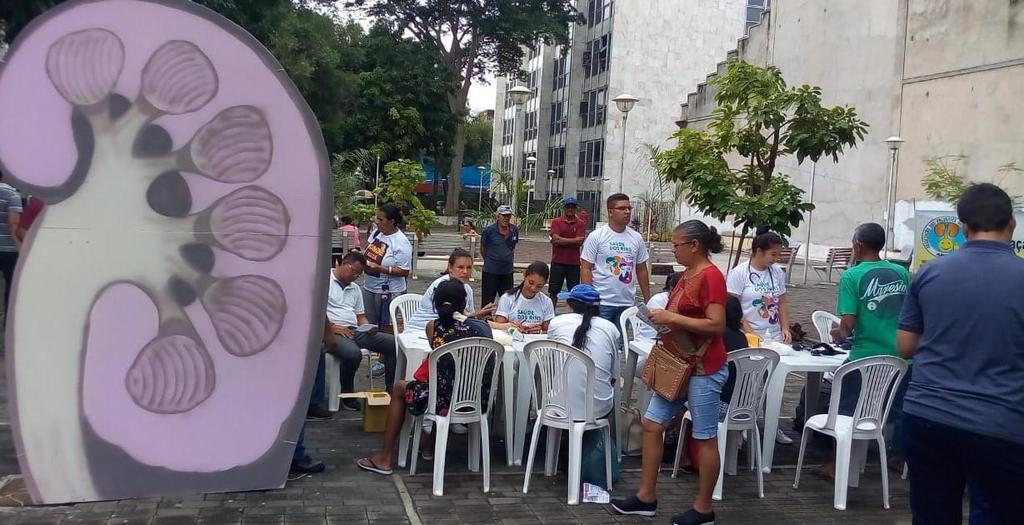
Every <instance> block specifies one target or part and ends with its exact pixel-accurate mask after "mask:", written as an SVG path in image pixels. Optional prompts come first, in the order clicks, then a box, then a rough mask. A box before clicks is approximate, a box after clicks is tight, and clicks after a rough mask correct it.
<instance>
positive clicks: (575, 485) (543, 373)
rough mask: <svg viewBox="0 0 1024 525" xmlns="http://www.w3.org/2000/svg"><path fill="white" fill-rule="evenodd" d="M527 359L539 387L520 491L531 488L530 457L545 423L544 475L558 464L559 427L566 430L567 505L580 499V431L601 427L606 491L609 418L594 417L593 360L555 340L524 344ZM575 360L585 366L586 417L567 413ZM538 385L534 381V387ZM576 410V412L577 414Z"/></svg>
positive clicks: (609, 461) (609, 457) (609, 456)
mask: <svg viewBox="0 0 1024 525" xmlns="http://www.w3.org/2000/svg"><path fill="white" fill-rule="evenodd" d="M524 352H525V353H526V357H527V359H529V361H530V370H531V373H530V375H535V374H537V373H538V372H539V374H540V391H539V392H536V391H535V392H534V396H533V398H534V400H536V401H537V422H536V423H535V424H534V426H533V436H531V438H530V455H529V456H528V458H527V461H526V478H525V479H524V480H523V494H526V493H527V492H528V491H529V489H530V473H531V470H533V458H534V457H535V456H536V454H537V441H539V439H540V429H541V426H546V427H548V442H547V453H546V454H545V456H544V475H545V476H553V475H555V470H556V469H557V466H558V452H559V451H558V449H559V448H560V445H561V437H562V430H568V431H569V472H568V474H569V497H568V503H569V505H578V504H579V502H580V470H581V468H582V460H583V433H584V432H586V431H588V430H595V429H602V430H603V432H604V462H605V481H606V482H607V483H608V491H609V492H611V490H612V449H611V445H612V432H611V427H610V426H609V422H608V418H607V417H603V418H600V419H595V418H594V377H595V372H594V360H593V359H592V358H591V357H590V356H589V355H588V354H585V353H583V352H582V351H580V350H577V349H575V348H573V347H571V346H569V345H567V344H563V343H559V342H556V341H547V340H545V341H534V342H531V343H527V344H526V347H525V348H524ZM574 359H575V360H578V361H579V362H580V363H582V364H583V366H585V367H586V369H587V383H586V411H585V412H586V413H585V419H583V420H576V419H572V415H571V414H570V408H569V405H570V400H569V395H570V387H569V385H570V384H571V381H572V379H573V378H571V377H569V372H570V370H571V367H570V366H569V364H570V361H571V360H574ZM536 388H537V385H536V384H535V385H534V389H536ZM578 416H579V414H577V417H578Z"/></svg>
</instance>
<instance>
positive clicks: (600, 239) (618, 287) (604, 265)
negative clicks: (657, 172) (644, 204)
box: [580, 193, 651, 326]
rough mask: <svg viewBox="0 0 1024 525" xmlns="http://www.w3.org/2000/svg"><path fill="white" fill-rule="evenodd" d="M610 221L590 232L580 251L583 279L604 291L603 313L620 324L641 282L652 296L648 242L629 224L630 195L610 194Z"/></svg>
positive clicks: (646, 295) (630, 212)
mask: <svg viewBox="0 0 1024 525" xmlns="http://www.w3.org/2000/svg"><path fill="white" fill-rule="evenodd" d="M607 204H608V224H607V225H605V226H602V227H600V228H598V229H596V230H594V231H593V232H591V233H590V235H588V236H587V240H586V241H584V243H583V252H582V253H581V254H580V259H581V262H580V282H581V283H584V284H589V285H592V286H593V287H594V288H595V289H597V292H598V293H599V294H600V295H601V307H600V309H601V317H602V318H604V319H607V320H608V321H611V322H612V324H614V325H615V326H619V317H620V316H621V315H622V312H623V311H625V310H626V309H627V308H629V307H630V306H633V305H634V304H635V303H636V285H637V283H638V282H639V284H640V292H641V293H642V294H643V297H644V301H647V300H648V299H650V297H651V279H650V276H649V274H648V273H647V259H648V254H647V245H645V244H644V238H643V237H642V236H641V235H640V234H639V233H638V232H637V231H636V230H634V229H632V228H630V227H629V218H630V216H631V215H632V212H633V206H631V205H630V203H629V196H628V195H626V194H624V193H616V194H614V195H612V196H611V197H608V202H607Z"/></svg>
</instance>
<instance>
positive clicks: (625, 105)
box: [612, 93, 640, 193]
mask: <svg viewBox="0 0 1024 525" xmlns="http://www.w3.org/2000/svg"><path fill="white" fill-rule="evenodd" d="M639 100H640V99H638V98H636V97H634V96H633V95H629V94H626V93H623V94H621V95H619V96H617V97H615V98H613V99H612V102H614V103H615V106H616V107H618V108H619V111H620V112H621V113H622V158H620V159H619V193H622V181H623V179H624V177H625V169H626V123H627V122H628V121H629V112H630V111H632V110H633V106H634V105H635V104H636V103H637V101H639Z"/></svg>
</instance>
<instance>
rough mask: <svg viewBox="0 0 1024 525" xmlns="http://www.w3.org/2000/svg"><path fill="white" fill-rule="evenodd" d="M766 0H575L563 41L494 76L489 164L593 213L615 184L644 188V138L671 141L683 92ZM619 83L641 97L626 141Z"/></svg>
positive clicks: (544, 195)
mask: <svg viewBox="0 0 1024 525" xmlns="http://www.w3.org/2000/svg"><path fill="white" fill-rule="evenodd" d="M748 4H749V7H748ZM764 4H765V0H686V1H682V0H577V9H579V10H580V11H581V12H582V13H583V14H584V16H586V18H587V21H586V23H585V24H583V25H578V26H573V27H571V28H570V36H571V44H570V46H569V48H568V49H563V48H562V47H560V46H544V45H539V46H538V47H537V49H536V50H534V51H530V52H528V54H527V56H526V59H525V62H524V64H523V65H522V68H521V69H522V70H523V71H524V72H525V77H524V78H521V79H518V80H515V81H514V83H513V82H512V81H510V79H507V78H499V79H498V80H497V101H496V108H497V109H496V111H495V117H494V141H493V144H494V149H493V152H492V158H491V165H492V166H493V167H495V168H501V169H503V170H506V171H510V170H512V169H513V165H514V166H515V167H516V169H518V170H519V171H520V173H521V177H522V178H524V179H526V180H530V181H532V182H533V183H534V192H533V197H534V198H535V199H539V200H546V199H549V198H559V197H566V196H575V197H576V198H577V199H578V200H579V201H580V205H581V207H583V208H586V209H588V210H590V212H591V217H592V218H593V219H592V220H599V219H600V217H601V216H602V215H604V209H603V208H604V206H603V200H604V197H606V196H608V195H611V194H612V193H616V192H618V191H620V189H621V191H623V192H625V193H627V194H630V195H641V194H643V193H645V192H649V191H650V189H651V183H652V179H653V171H652V169H651V167H650V157H649V155H648V148H647V146H657V147H665V146H666V145H668V144H669V138H670V136H671V135H672V133H673V132H674V131H675V130H676V129H678V128H677V125H676V123H675V121H676V120H677V118H678V114H679V100H681V99H682V98H684V97H685V94H686V93H689V92H691V91H693V90H694V89H695V88H696V86H697V84H698V83H699V82H701V81H703V80H704V77H705V75H706V74H707V71H708V70H709V69H712V70H713V69H714V68H715V65H716V63H717V61H718V60H720V59H721V57H723V56H725V53H726V52H727V51H728V50H730V49H732V48H734V47H735V45H736V39H737V38H739V37H740V36H742V35H743V33H744V29H745V27H746V26H747V19H748V11H750V12H752V13H753V14H752V15H750V17H753V18H756V16H759V15H760V8H761V7H762V6H763V5H764ZM516 84H521V85H525V86H526V87H528V88H529V89H530V90H531V91H532V92H533V95H532V97H531V98H530V99H529V100H528V101H527V102H526V103H525V104H523V106H522V107H521V108H516V106H515V105H514V104H513V103H512V101H511V99H510V98H509V97H508V96H507V94H506V92H507V89H508V88H510V87H512V86H514V85H516ZM624 93H628V94H631V95H633V96H635V97H637V98H639V99H640V100H639V102H637V104H636V105H635V107H634V108H633V109H632V111H631V112H630V113H629V119H628V124H627V126H626V130H625V131H626V134H625V144H623V138H624V137H623V127H622V126H623V118H622V116H623V115H622V113H620V112H619V111H618V110H617V109H616V107H615V104H614V103H612V99H613V98H615V96H617V95H620V94H624ZM517 109H518V111H517ZM517 113H518V114H517ZM517 117H518V118H520V119H521V123H519V124H517V123H516V119H517ZM623 152H625V161H624V162H623ZM528 157H535V158H536V159H537V161H536V163H529V162H526V159H527V158H528ZM513 160H515V162H513ZM620 166H621V167H622V172H623V176H622V177H620V175H619V174H620Z"/></svg>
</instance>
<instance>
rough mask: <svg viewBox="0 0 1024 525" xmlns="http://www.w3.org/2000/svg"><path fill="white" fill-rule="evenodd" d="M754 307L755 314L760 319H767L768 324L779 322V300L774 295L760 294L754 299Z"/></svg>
mask: <svg viewBox="0 0 1024 525" xmlns="http://www.w3.org/2000/svg"><path fill="white" fill-rule="evenodd" d="M753 304H754V308H757V315H758V317H760V318H761V319H767V320H768V324H779V300H778V298H776V297H775V296H774V295H762V296H761V298H760V299H754V302H753Z"/></svg>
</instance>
